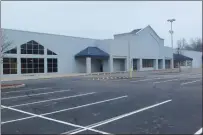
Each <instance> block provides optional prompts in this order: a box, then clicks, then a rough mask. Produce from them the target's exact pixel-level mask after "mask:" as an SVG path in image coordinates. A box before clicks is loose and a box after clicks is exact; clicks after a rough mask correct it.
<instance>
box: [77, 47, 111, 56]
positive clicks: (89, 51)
mask: <svg viewBox="0 0 203 135" xmlns="http://www.w3.org/2000/svg"><path fill="white" fill-rule="evenodd" d="M75 57H92V58H109V54H108V53H106V52H104V51H103V50H101V49H99V48H98V47H87V48H85V49H84V50H82V51H80V52H79V53H77V54H76V55H75Z"/></svg>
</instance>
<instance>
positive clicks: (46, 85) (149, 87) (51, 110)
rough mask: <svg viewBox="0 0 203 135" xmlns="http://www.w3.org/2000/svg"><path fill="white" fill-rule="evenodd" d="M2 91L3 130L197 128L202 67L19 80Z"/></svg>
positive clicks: (154, 130) (196, 130)
mask: <svg viewBox="0 0 203 135" xmlns="http://www.w3.org/2000/svg"><path fill="white" fill-rule="evenodd" d="M16 82H24V83H25V84H26V87H24V88H16V89H7V90H3V91H2V93H1V131H2V134H122V133H123V134H124V133H134V134H149V133H150V134H195V133H197V134H198V133H201V130H202V73H191V72H190V73H184V74H183V73H177V74H172V75H170V74H164V75H161V74H159V75H153V76H148V77H138V78H133V79H115V80H88V79H84V78H55V79H45V80H42V79H39V80H27V81H16Z"/></svg>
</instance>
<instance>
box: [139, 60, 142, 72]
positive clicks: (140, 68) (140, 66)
mask: <svg viewBox="0 0 203 135" xmlns="http://www.w3.org/2000/svg"><path fill="white" fill-rule="evenodd" d="M139 70H140V71H142V70H143V69H142V59H140V60H139Z"/></svg>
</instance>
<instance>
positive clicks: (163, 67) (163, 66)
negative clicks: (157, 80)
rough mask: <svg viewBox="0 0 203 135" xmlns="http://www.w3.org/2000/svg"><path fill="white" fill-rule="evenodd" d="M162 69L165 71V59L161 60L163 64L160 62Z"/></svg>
mask: <svg viewBox="0 0 203 135" xmlns="http://www.w3.org/2000/svg"><path fill="white" fill-rule="evenodd" d="M162 64H163V65H162V69H166V66H165V59H163V62H162Z"/></svg>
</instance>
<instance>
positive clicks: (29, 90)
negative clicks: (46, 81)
mask: <svg viewBox="0 0 203 135" xmlns="http://www.w3.org/2000/svg"><path fill="white" fill-rule="evenodd" d="M43 89H52V88H48V87H45V88H36V89H29V90H18V91H8V92H1V93H2V94H4V93H6V94H7V93H18V92H27V91H37V90H43Z"/></svg>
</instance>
